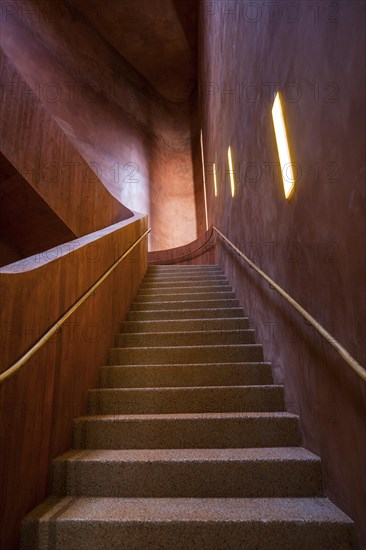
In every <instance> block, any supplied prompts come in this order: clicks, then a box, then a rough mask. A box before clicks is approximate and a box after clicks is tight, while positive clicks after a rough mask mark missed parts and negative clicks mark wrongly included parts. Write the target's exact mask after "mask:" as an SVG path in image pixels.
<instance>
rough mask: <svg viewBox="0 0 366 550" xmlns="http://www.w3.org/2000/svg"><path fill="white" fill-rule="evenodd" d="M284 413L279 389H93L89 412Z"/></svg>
mask: <svg viewBox="0 0 366 550" xmlns="http://www.w3.org/2000/svg"><path fill="white" fill-rule="evenodd" d="M283 410H284V396H283V388H282V387H281V386H280V387H279V386H267V387H265V388H262V387H256V386H254V387H249V388H235V387H232V388H211V387H210V388H194V389H192V388H189V389H179V390H176V389H174V390H166V389H160V390H159V389H157V388H154V389H152V390H138V391H136V390H132V389H131V390H109V391H108V390H93V391H90V392H89V407H88V413H89V414H92V415H97V414H166V413H168V414H169V413H170V414H179V413H200V412H203V413H206V412H207V413H208V412H215V413H218V412H271V411H283Z"/></svg>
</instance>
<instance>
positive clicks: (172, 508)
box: [26, 497, 352, 526]
mask: <svg viewBox="0 0 366 550" xmlns="http://www.w3.org/2000/svg"><path fill="white" fill-rule="evenodd" d="M26 519H27V521H35V520H42V521H43V522H44V521H47V520H49V521H50V520H52V521H53V522H55V521H56V522H64V521H83V522H87V521H93V522H94V521H98V522H108V523H110V522H117V523H125V522H128V523H140V522H146V521H148V522H159V523H160V522H172V521H174V522H178V523H183V522H190V523H197V522H219V523H223V522H261V523H262V522H263V523H266V524H268V523H271V522H273V523H278V522H281V523H290V522H296V523H301V524H303V523H304V522H309V523H314V524H316V525H319V523H320V522H324V523H343V524H349V525H350V526H351V525H352V521H351V519H350V518H349V517H348V516H346V514H344V513H343V512H342V511H341V510H340V509H339V508H337V507H336V506H335V505H334V504H333V503H332V502H331V501H330V500H329V499H327V498H325V497H316V498H106V497H98V498H96V497H89V498H82V497H79V498H72V497H64V498H57V497H49V498H48V499H47V500H46V501H45V502H44V503H43V504H41V505H40V506H38V507H37V508H36V509H35V510H33V511H32V512H31V513H30V514H28V516H27V518H26Z"/></svg>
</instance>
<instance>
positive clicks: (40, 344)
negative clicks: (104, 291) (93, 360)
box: [0, 228, 151, 384]
mask: <svg viewBox="0 0 366 550" xmlns="http://www.w3.org/2000/svg"><path fill="white" fill-rule="evenodd" d="M150 231H151V229H150V228H149V229H147V230H146V231H145V232H144V233H143V234H142V235H141V236H140V237H139V238H138V239H137V240H136V241H135V242H134V243H133V244H132V245H131V246H130V247H129V248H128V249H127V250H126V252H124V253H123V254H122V256H120V257H119V258H118V260H116V261H115V262H114V264H113V265H112V266H111V267H110V268H109V269H107V271H106V272H105V273H104V274H103V275H102V276H101V277H100V278H99V279H98V280H97V282H96V283H94V284H93V286H92V287H90V288H89V290H87V291H86V292H85V293H84V294H83V295H82V296H81V298H79V300H78V301H77V302H75V304H74V305H73V306H71V307H70V308H69V309H68V310H67V311H66V313H64V315H63V316H62V317H61V318H60V319H59V320H58V321H57V322H56V323H54V324H53V325H52V327H51V328H50V329H49V330H48V331H47V332H46V333H45V334H44V335H43V336H42V337H41V338H40V339H39V340H38V341H37V342H36V343H35V344H34V345H33V346H32V347H31V348H30V349H29V350H28V351H27V352H26V353H25V354H24V355H22V357H21V358H20V359H18V361H16V362H15V363H14V364H13V365H11V366H10V367H9V368H8V369H6V370H5V371H4V372H3V373H1V374H0V384H2V383H3V382H5V380H7V379H8V378H10V377H11V376H12V375H13V374H15V373H16V372H17V371H18V370H19V369H21V368H22V367H23V366H24V365H25V364H26V363H27V362H28V361H29V359H30V358H31V357H32V356H33V355H34V354H35V353H36V352H37V351H38V350H39V349H41V348H42V347H43V346H44V344H46V342H48V340H49V339H50V338H52V336H53V335H54V334H56V333H57V332H58V331H59V330H60V327H61V326H62V325H63V324H64V323H65V321H66V320H67V319H68V318H69V317H70V315H72V314H73V313H74V311H76V310H77V309H78V308H79V307H80V306H81V304H83V303H84V302H85V300H87V299H88V298H89V296H91V295H92V294H93V293H94V292H95V290H96V289H97V288H98V287H99V286H100V285H101V284H102V283H103V281H105V279H106V278H107V277H108V276H109V275H110V274H111V273H112V272H113V271H114V270H115V269H116V267H117V266H118V265H119V264H120V263H121V262H122V261H123V260H124V259H125V258H126V256H128V255H129V254H130V253H131V252H132V250H134V248H136V246H137V245H138V244H139V243H140V242H141V241H142V239H144V238H145V237H146V236H147V235H148V234H149V233H150Z"/></svg>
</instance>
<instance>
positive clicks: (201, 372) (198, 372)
mask: <svg viewBox="0 0 366 550" xmlns="http://www.w3.org/2000/svg"><path fill="white" fill-rule="evenodd" d="M100 378H101V386H102V387H104V388H122V387H124V388H149V387H150V388H157V387H191V386H196V387H202V386H209V385H211V386H234V385H239V386H241V385H243V386H244V385H256V384H259V385H266V384H272V370H271V364H270V363H232V364H220V363H206V364H204V365H202V364H197V365H142V366H141V365H122V366H105V367H101V370H100Z"/></svg>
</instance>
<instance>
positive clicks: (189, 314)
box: [127, 307, 244, 321]
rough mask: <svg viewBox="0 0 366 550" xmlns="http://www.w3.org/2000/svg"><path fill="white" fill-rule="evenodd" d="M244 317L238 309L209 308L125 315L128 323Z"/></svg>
mask: <svg viewBox="0 0 366 550" xmlns="http://www.w3.org/2000/svg"><path fill="white" fill-rule="evenodd" d="M238 316H243V317H244V311H243V309H242V308H240V307H235V308H219V309H217V308H211V309H181V310H179V309H178V310H159V311H158V310H154V311H130V312H129V313H128V314H127V320H128V321H154V320H155V321H158V320H163V321H168V320H177V319H212V318H218V319H222V318H231V317H235V318H236V317H238Z"/></svg>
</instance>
